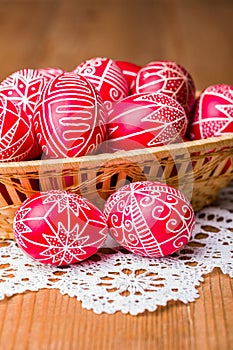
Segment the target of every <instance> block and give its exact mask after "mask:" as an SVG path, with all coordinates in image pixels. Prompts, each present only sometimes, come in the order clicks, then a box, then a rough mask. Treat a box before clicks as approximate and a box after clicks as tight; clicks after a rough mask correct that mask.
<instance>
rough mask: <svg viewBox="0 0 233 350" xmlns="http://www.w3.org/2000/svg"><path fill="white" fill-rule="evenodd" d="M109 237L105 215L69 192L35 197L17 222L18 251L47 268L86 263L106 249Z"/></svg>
mask: <svg viewBox="0 0 233 350" xmlns="http://www.w3.org/2000/svg"><path fill="white" fill-rule="evenodd" d="M107 234H108V229H107V224H106V222H105V218H104V217H103V214H102V212H101V211H100V210H99V209H97V208H96V207H95V206H94V205H93V204H91V203H90V202H89V201H88V200H86V199H85V198H83V197H81V196H79V195H78V194H74V193H69V192H66V191H58V190H57V191H47V192H38V193H36V194H34V195H33V196H32V197H30V198H28V199H27V200H26V201H25V202H24V203H23V204H22V205H21V206H20V207H19V209H18V210H17V212H16V215H15V218H14V235H15V239H16V241H17V243H18V245H19V247H20V248H21V249H22V250H23V251H24V252H25V253H26V254H28V255H29V256H30V257H32V258H33V259H35V260H37V261H40V262H41V263H44V264H53V265H58V266H63V265H69V264H73V263H77V262H80V261H82V260H84V259H87V258H88V257H90V256H91V255H93V254H94V253H96V252H97V250H98V249H99V248H100V247H101V246H102V245H103V243H104V242H105V240H106V238H107Z"/></svg>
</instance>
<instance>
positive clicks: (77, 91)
mask: <svg viewBox="0 0 233 350" xmlns="http://www.w3.org/2000/svg"><path fill="white" fill-rule="evenodd" d="M105 113H106V111H105V108H104V106H103V102H102V99H101V97H100V96H99V94H98V92H97V91H96V90H95V88H94V86H93V85H92V84H91V83H90V82H89V81H88V80H87V79H86V78H85V77H83V76H79V75H77V74H74V73H63V74H61V75H58V76H56V77H55V78H54V79H51V80H50V81H49V82H48V83H47V85H46V86H45V88H44V90H43V91H42V94H41V97H40V100H39V101H38V104H37V108H36V111H35V115H34V125H35V129H36V133H37V137H38V140H39V143H40V145H41V147H42V149H43V151H44V153H45V155H46V156H48V157H51V158H62V157H77V156H82V155H85V154H87V153H92V152H93V151H95V149H96V148H97V146H98V145H99V144H100V143H101V142H102V141H103V140H104V138H105V134H106V114H105Z"/></svg>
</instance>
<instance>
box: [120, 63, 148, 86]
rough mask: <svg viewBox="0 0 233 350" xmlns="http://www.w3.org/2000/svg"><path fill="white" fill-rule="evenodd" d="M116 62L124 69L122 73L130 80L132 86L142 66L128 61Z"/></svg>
mask: <svg viewBox="0 0 233 350" xmlns="http://www.w3.org/2000/svg"><path fill="white" fill-rule="evenodd" d="M115 63H116V64H117V65H118V67H119V68H120V69H121V70H122V73H123V74H124V77H125V79H126V80H127V82H128V86H129V87H130V86H131V84H132V83H133V82H134V80H135V78H136V76H137V74H138V72H139V70H140V69H141V68H142V67H140V66H138V65H137V64H134V63H131V62H127V61H115Z"/></svg>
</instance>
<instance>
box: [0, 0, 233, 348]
mask: <svg viewBox="0 0 233 350" xmlns="http://www.w3.org/2000/svg"><path fill="white" fill-rule="evenodd" d="M232 18H233V2H232V1H230V0H229V1H227V0H200V1H198V0H96V1H95V0H0V48H1V50H0V79H3V78H5V77H6V76H7V75H9V74H10V73H12V72H14V71H16V70H18V69H21V68H30V67H31V68H36V67H48V66H50V67H61V68H63V69H65V70H71V69H73V68H74V67H75V66H76V65H78V64H79V63H80V62H82V61H83V60H85V59H87V58H90V57H94V56H105V57H111V58H113V59H121V60H130V61H132V62H134V63H136V64H139V65H144V64H146V63H148V62H149V61H152V60H157V59H170V60H174V61H177V62H178V63H180V64H182V65H184V66H185V67H186V68H187V69H188V70H189V71H190V73H191V74H192V76H193V78H194V80H195V83H196V87H197V89H203V88H205V87H207V86H208V85H211V84H215V83H227V84H233V64H232V59H233V26H232ZM199 292H200V298H199V299H198V300H197V301H195V302H194V303H190V304H188V305H185V304H183V303H181V302H175V301H173V302H169V303H168V305H167V306H165V307H159V308H158V309H157V310H156V311H155V312H153V313H149V312H145V313H143V314H142V315H139V316H129V315H123V314H121V313H116V314H114V315H106V314H102V315H95V314H94V313H93V312H92V311H87V310H84V309H82V307H81V304H80V302H78V301H77V300H76V299H75V298H70V297H68V296H62V295H61V294H60V292H59V291H57V290H55V289H54V290H41V291H39V292H37V293H32V292H30V293H29V292H28V293H24V294H22V295H16V296H14V297H12V298H9V299H5V300H3V301H1V302H0V350H8V349H32V350H36V349H45V350H47V349H49V350H50V349H55V350H59V349H77V350H92V349H93V350H94V349H95V350H109V349H111V350H115V349H122V350H139V349H140V350H152V349H158V350H161V349H164V350H166V349H173V350H178V349H182V350H186V349H191V350H199V349H201V350H206V349H208V350H219V349H221V350H231V349H233V307H232V301H233V298H232V297H233V281H232V280H231V279H230V278H229V277H228V276H225V275H223V274H222V273H221V272H220V271H219V270H217V269H215V270H214V271H213V273H211V274H210V275H208V276H206V277H205V281H204V283H203V284H202V285H201V286H200V287H199Z"/></svg>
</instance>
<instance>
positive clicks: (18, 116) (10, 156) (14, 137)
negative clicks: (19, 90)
mask: <svg viewBox="0 0 233 350" xmlns="http://www.w3.org/2000/svg"><path fill="white" fill-rule="evenodd" d="M33 143H34V134H33V131H32V125H31V122H30V120H29V118H28V116H27V115H26V114H25V112H24V111H23V110H20V109H19V108H18V107H17V106H16V105H14V104H13V103H12V102H11V101H9V99H7V98H6V97H5V96H4V95H0V162H13V161H21V160H25V159H26V158H27V156H28V153H29V151H30V149H31V148H32V146H33Z"/></svg>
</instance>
